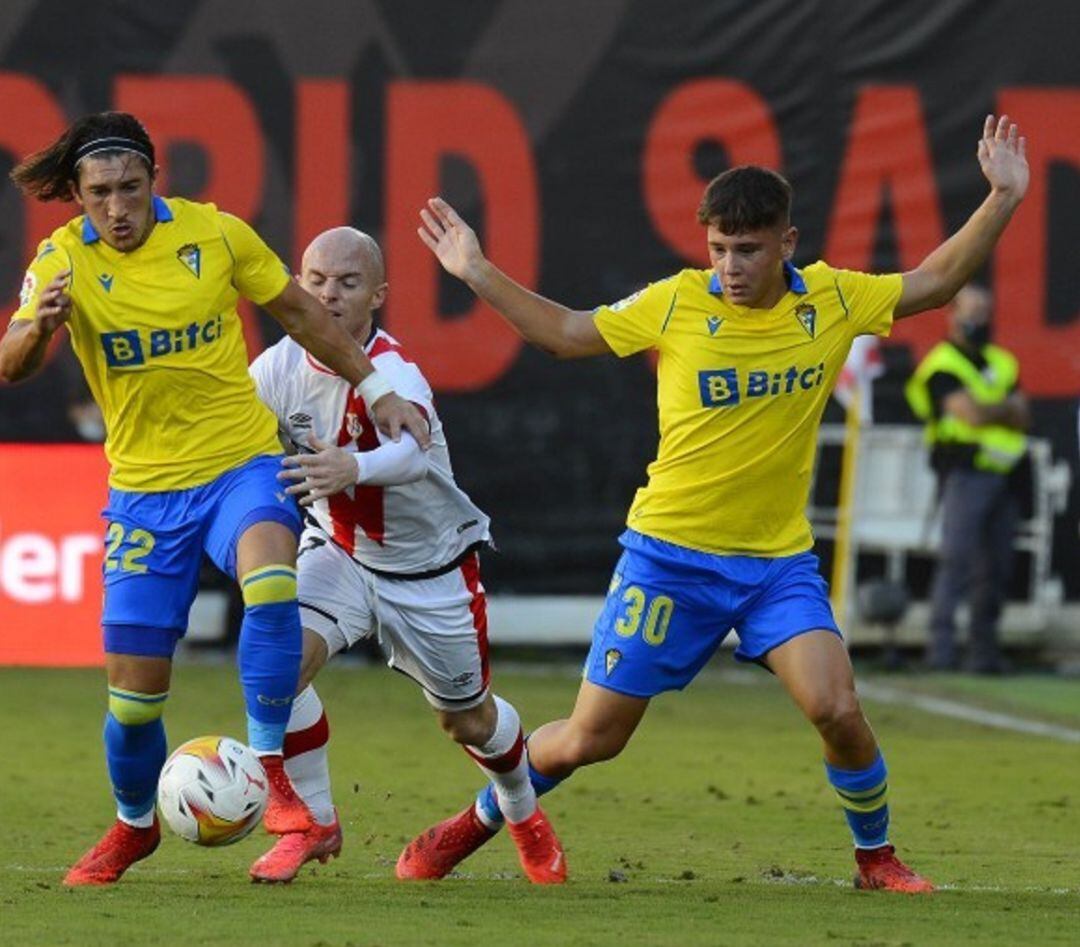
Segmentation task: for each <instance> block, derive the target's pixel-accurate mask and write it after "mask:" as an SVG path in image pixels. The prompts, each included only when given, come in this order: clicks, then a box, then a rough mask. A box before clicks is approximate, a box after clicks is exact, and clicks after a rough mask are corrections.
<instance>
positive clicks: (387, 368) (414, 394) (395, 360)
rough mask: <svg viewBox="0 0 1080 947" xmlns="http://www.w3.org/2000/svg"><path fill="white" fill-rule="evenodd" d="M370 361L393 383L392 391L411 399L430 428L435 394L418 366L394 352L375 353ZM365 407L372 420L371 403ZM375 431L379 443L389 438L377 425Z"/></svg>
mask: <svg viewBox="0 0 1080 947" xmlns="http://www.w3.org/2000/svg"><path fill="white" fill-rule="evenodd" d="M371 363H372V365H374V366H375V368H376V370H377V371H378V372H379V374H380V375H382V376H383V377H385V378H386V380H387V381H388V382H390V384H391V385H393V387H394V392H395V393H396V394H397V395H398V396H399V397H401V398H404V399H405V400H406V401H411V402H412V403H413V404H414V405H416V406H417V407H418V408H419V409H420V413H421V414H423V416H424V419H425V420H426V421H427V423H428V427H429V428H430V427H431V424H432V421H433V419H434V417H435V395H434V394H433V393H432V390H431V386H430V385H429V384H428V381H427V379H426V378H425V377H424V374H423V372H421V371H420V368H419V366H418V365H416V364H415V363H414V362H408V361H406V360H405V359H403V358H402V357H401V356H400V355H398V354H397V353H396V352H389V353H387V354H384V355H376V356H375V357H374V358H373V359H372V360H371ZM366 408H367V413H368V416H369V417H370V418H371V420H372V421H374V420H375V417H374V415H372V413H371V405H366ZM375 431H376V433H377V434H378V437H379V442H380V443H384V442H386V441H388V440H389V438H388V437H387V436H386V435H385V434H383V432H382V431H381V430H379V428H378V425H376V427H375Z"/></svg>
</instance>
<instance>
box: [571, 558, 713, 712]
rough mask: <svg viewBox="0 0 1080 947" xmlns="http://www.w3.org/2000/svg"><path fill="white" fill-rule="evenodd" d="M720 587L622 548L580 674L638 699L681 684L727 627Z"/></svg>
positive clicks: (702, 662) (704, 577)
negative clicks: (622, 550)
mask: <svg viewBox="0 0 1080 947" xmlns="http://www.w3.org/2000/svg"><path fill="white" fill-rule="evenodd" d="M720 592H721V590H719V589H718V588H717V587H716V585H715V583H714V582H713V581H711V579H710V578H709V577H708V576H707V575H705V574H703V573H700V572H699V571H695V570H689V571H688V570H687V568H686V567H685V565H684V564H680V563H678V562H671V563H664V562H662V561H659V560H657V559H656V558H654V557H651V556H649V557H647V556H643V555H640V554H639V553H636V552H634V551H631V550H626V551H625V552H624V553H623V555H622V557H621V558H620V559H619V562H618V564H617V565H616V567H615V573H614V575H613V577H612V580H611V583H610V585H609V587H608V594H607V598H606V599H605V601H604V607H603V609H602V610H601V612H600V615H599V617H598V618H597V620H596V624H595V625H594V627H593V640H592V647H591V648H590V650H589V655H588V657H587V658H586V660H585V679H586V680H587V681H589V682H591V683H592V684H594V685H596V686H598V687H601V688H605V689H607V690H610V691H616V692H618V693H620V694H625V695H628V696H630V697H639V698H649V697H653V696H655V695H656V694H659V693H660V692H662V691H666V690H677V689H682V688H683V687H685V686H686V685H687V684H689V683H690V681H691V680H693V678H694V677H695V676H696V675H697V673H698V672H699V671H700V670H701V668H702V667H704V665H705V663H706V662H707V661H708V660H709V658H710V657H711V656H712V655H713V653H714V652H715V651H716V649H717V648H718V647H719V646H720V643H721V642H722V641H723V640H724V638H725V637H726V635H727V633H728V630H729V628H730V627H731V619H730V615H729V613H728V612H727V610H726V607H725V605H724V602H723V596H722V594H720Z"/></svg>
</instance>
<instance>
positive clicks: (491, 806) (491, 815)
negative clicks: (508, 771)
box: [476, 763, 562, 828]
mask: <svg viewBox="0 0 1080 947" xmlns="http://www.w3.org/2000/svg"><path fill="white" fill-rule="evenodd" d="M529 782H530V783H532V785H533V789H535V790H536V794H537V795H538V796H543V795H544V794H545V793H549V792H551V790H552V789H554V788H555V787H556V786H558V785H559V783H561V782H562V780H561V779H554V778H553V777H551V776H545V775H544V774H543V773H540V772H538V771H537V770H535V769H533V765H532V763H530V764H529ZM476 805H477V808H479V809H480V811H481V812H482V813H483V816H484V821H485V822H487V823H488V825H489V826H491V827H492V828H497V827H498V826H500V825H502V824H503V814H502V812H501V811H500V809H499V800H498V799H497V798H496V796H495V784H494V783H488V784H487V785H486V786H485V787H484V788H483V789H481V790H480V792H479V794H478V795H477V797H476Z"/></svg>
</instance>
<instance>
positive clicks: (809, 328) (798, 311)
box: [795, 303, 817, 339]
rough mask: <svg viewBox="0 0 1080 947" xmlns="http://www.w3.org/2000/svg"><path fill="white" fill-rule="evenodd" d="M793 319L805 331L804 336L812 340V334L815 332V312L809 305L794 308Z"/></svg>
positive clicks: (803, 304) (801, 304)
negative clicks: (797, 321) (796, 320)
mask: <svg viewBox="0 0 1080 947" xmlns="http://www.w3.org/2000/svg"><path fill="white" fill-rule="evenodd" d="M795 318H796V319H798V320H799V325H801V326H802V327H803V328H804V329H805V330H806V334H807V335H808V336H810V338H811V339H812V338H814V333H815V332H816V331H817V310H816V309H815V308H814V307H813V306H811V305H810V304H809V303H799V305H797V306H796V307H795Z"/></svg>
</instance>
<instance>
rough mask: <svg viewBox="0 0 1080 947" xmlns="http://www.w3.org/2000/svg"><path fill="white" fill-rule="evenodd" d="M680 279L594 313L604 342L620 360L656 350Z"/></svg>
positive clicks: (667, 280)
mask: <svg viewBox="0 0 1080 947" xmlns="http://www.w3.org/2000/svg"><path fill="white" fill-rule="evenodd" d="M677 289H678V277H677V276H672V277H669V278H668V279H665V280H660V281H659V282H657V283H650V284H649V285H648V286H646V287H645V288H644V289H642V290H639V291H638V292H636V293H634V294H632V295H630V296H627V297H626V298H625V299H621V300H619V301H618V302H617V303H612V304H611V305H610V306H599V307H598V308H597V309H596V310H595V311H594V312H593V322H595V324H596V328H597V329H598V330H599V332H600V334H601V335H602V336H603V337H604V341H605V342H607V344H608V345H609V346H611V350H612V351H613V352H614V353H615V354H616V355H618V356H619V357H620V358H622V357H625V356H627V355H633V354H634V353H635V352H642V351H644V350H645V349H651V348H655V347H656V346H657V345H658V344H659V341H660V336H661V334H662V333H663V331H664V323H665V322H666V321H667V317H668V316H669V315H670V313H671V310H672V308H673V307H674V305H675V297H676V294H677Z"/></svg>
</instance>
